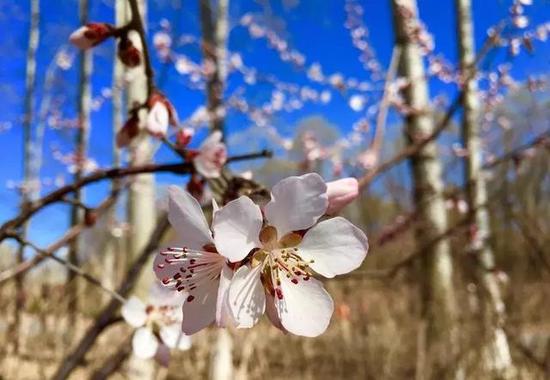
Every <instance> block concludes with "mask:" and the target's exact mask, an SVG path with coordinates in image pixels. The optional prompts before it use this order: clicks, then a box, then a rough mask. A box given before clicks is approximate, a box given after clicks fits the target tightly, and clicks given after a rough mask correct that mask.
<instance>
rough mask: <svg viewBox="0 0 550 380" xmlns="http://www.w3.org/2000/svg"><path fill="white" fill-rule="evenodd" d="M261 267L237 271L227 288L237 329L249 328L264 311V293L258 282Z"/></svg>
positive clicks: (242, 268) (241, 268)
mask: <svg viewBox="0 0 550 380" xmlns="http://www.w3.org/2000/svg"><path fill="white" fill-rule="evenodd" d="M261 269H262V267H261V265H258V266H257V267H256V268H253V269H250V268H249V267H248V266H243V267H240V268H239V269H237V271H236V272H235V274H234V275H233V280H232V281H231V285H230V286H229V294H228V301H229V308H230V309H231V314H232V315H233V318H234V319H235V322H236V323H237V327H238V328H250V327H252V326H254V325H255V324H256V323H258V321H259V320H260V317H261V316H262V315H263V314H264V311H265V293H264V288H263V286H262V282H261V281H260V274H261Z"/></svg>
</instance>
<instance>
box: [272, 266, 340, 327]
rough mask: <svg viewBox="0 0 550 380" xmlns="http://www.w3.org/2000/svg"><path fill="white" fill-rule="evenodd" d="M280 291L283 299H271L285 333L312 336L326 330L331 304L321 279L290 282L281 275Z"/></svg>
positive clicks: (331, 308)
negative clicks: (296, 282) (273, 300)
mask: <svg viewBox="0 0 550 380" xmlns="http://www.w3.org/2000/svg"><path fill="white" fill-rule="evenodd" d="M281 291H282V294H283V298H282V299H279V298H275V306H276V307H277V314H278V315H279V318H280V320H281V324H282V325H283V327H284V328H285V329H286V330H287V331H288V332H290V333H292V334H295V335H300V336H305V337H310V338H313V337H316V336H319V335H321V334H322V333H324V332H325V331H326V329H327V328H328V325H329V323H330V318H331V317H332V313H333V311H334V303H333V302H332V298H331V297H330V295H329V294H328V293H327V291H326V290H325V288H324V287H323V284H322V283H321V282H319V281H317V280H316V279H314V278H310V279H309V280H308V281H303V280H302V281H299V282H298V284H294V283H292V282H291V279H289V278H287V277H286V276H281Z"/></svg>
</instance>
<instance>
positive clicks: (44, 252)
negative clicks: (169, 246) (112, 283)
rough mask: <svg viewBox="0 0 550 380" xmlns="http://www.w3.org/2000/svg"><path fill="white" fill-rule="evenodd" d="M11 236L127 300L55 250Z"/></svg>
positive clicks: (23, 244) (16, 235)
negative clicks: (57, 253) (55, 252)
mask: <svg viewBox="0 0 550 380" xmlns="http://www.w3.org/2000/svg"><path fill="white" fill-rule="evenodd" d="M11 237H12V238H14V239H15V240H17V241H18V242H19V244H21V245H22V246H23V247H24V246H28V247H31V248H32V249H34V250H35V251H36V252H37V253H38V254H40V255H41V256H43V257H50V258H52V259H53V260H55V261H57V262H58V263H60V264H61V265H64V266H65V267H67V269H69V270H70V271H71V272H73V273H75V274H77V275H79V276H80V277H82V278H84V279H85V280H86V281H88V282H89V283H91V284H93V285H95V286H97V287H99V288H100V289H101V290H103V291H104V292H106V293H108V294H109V295H111V296H112V297H113V298H115V299H116V300H117V301H119V302H120V303H125V302H126V299H125V298H124V297H122V296H121V295H120V294H118V293H117V292H116V291H114V290H112V289H109V288H107V287H106V286H105V285H103V284H102V283H101V281H99V280H98V279H97V278H95V277H94V276H92V275H91V274H89V273H87V272H86V271H84V270H83V269H82V268H79V267H78V266H76V265H74V264H73V263H71V262H69V261H67V260H65V259H62V258H61V257H58V256H56V255H55V254H54V252H50V251H47V250H45V249H42V248H40V247H38V246H36V245H35V244H34V243H32V242H31V241H29V240H27V239H25V238H23V237H22V236H21V235H18V234H13V235H12V236H11Z"/></svg>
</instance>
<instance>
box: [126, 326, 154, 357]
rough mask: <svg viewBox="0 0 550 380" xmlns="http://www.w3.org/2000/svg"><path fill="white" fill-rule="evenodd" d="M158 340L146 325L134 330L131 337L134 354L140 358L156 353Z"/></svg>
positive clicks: (152, 355)
mask: <svg viewBox="0 0 550 380" xmlns="http://www.w3.org/2000/svg"><path fill="white" fill-rule="evenodd" d="M158 346H159V342H158V340H157V338H156V337H155V335H154V334H153V332H152V331H151V330H150V329H148V328H147V327H141V328H139V329H137V330H136V332H135V333H134V337H133V338H132V348H133V350H134V354H135V355H136V356H137V357H138V358H140V359H151V358H152V357H154V356H155V354H156V353H157V349H158Z"/></svg>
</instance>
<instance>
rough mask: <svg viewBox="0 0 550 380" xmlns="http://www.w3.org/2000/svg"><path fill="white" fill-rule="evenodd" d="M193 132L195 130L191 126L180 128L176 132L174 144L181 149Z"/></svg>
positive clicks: (187, 142) (187, 143)
mask: <svg viewBox="0 0 550 380" xmlns="http://www.w3.org/2000/svg"><path fill="white" fill-rule="evenodd" d="M194 134H195V131H194V130H193V129H191V128H183V129H180V130H179V131H178V132H177V133H176V146H177V147H178V148H182V149H183V148H185V147H186V146H187V145H189V143H190V142H191V139H192V138H193V135H194Z"/></svg>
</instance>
